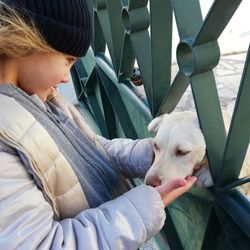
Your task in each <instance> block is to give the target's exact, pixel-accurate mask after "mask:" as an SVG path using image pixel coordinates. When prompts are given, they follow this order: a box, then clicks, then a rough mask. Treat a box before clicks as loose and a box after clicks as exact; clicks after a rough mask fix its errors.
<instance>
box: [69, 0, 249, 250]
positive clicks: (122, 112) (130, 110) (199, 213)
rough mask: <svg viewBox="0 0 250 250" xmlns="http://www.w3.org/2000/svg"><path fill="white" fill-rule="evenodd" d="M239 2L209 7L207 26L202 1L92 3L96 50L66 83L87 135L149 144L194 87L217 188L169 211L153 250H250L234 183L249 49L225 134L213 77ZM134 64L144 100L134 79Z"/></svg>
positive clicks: (244, 132) (245, 117)
mask: <svg viewBox="0 0 250 250" xmlns="http://www.w3.org/2000/svg"><path fill="white" fill-rule="evenodd" d="M245 1H246V0H245ZM241 2H242V0H215V1H214V2H213V4H212V6H211V8H210V10H209V12H208V13H207V15H206V17H205V18H204V20H203V18H202V14H201V8H200V3H199V1H198V0H172V1H170V0H152V1H147V0H122V1H113V0H93V1H92V5H93V27H94V32H93V44H92V49H90V50H89V52H88V54H87V56H86V57H85V58H81V59H80V60H78V62H77V63H76V65H75V66H74V68H73V69H72V77H73V82H74V86H75V91H76V95H77V98H78V100H79V103H80V106H81V108H82V112H83V113H84V115H85V116H86V117H87V119H88V121H89V122H90V123H91V125H92V127H93V129H94V130H95V131H96V132H97V133H100V134H102V135H104V136H105V137H107V138H114V137H129V138H144V137H148V136H151V135H150V134H149V133H148V132H147V125H148V123H149V122H150V121H151V119H152V118H153V117H155V116H158V115H160V114H162V113H165V112H167V113H170V112H172V111H173V110H174V108H175V106H176V105H177V104H178V102H179V100H180V98H181V97H182V95H183V94H184V92H185V90H186V88H187V87H188V86H189V85H191V89H192V93H193V97H194V102H195V106H196V110H197V114H198V118H199V122H200V126H201V129H202V131H203V133H204V137H205V140H206V145H207V155H208V160H209V164H210V166H211V170H212V176H213V179H214V182H215V186H214V187H213V188H211V189H204V188H193V189H192V190H191V191H190V192H189V193H188V194H186V195H184V196H182V197H181V198H179V199H178V200H177V201H176V202H174V203H173V204H172V205H171V206H169V207H168V209H167V210H166V212H167V220H166V225H165V226H164V228H163V231H162V232H161V235H158V236H157V237H156V238H155V240H156V241H157V242H158V244H159V249H168V245H167V243H166V242H164V237H163V238H162V235H165V236H166V238H167V239H168V244H169V246H170V249H173V250H174V249H176V250H181V249H190V250H199V249H209V250H210V249H218V250H223V249H237V250H241V249H243V250H244V249H249V248H250V202H249V201H248V200H247V199H246V197H244V196H243V195H241V194H240V193H239V192H238V191H237V190H236V189H235V187H236V186H238V185H241V184H242V183H244V182H248V181H249V178H248V179H245V180H239V179H238V176H239V172H240V169H241V166H242V162H243V160H244V157H245V153H246V150H247V147H248V144H249V138H250V98H249V96H250V48H249V49H248V55H247V58H246V62H245V67H244V71H243V74H242V79H241V82H240V88H239V91H238V96H237V101H236V105H235V109H234V113H233V119H232V122H231V126H230V130H229V133H228V136H226V133H225V128H224V124H223V119H222V113H221V108H220V102H219V97H218V92H217V88H216V82H215V78H214V74H213V69H214V67H215V66H216V65H217V64H218V61H219V59H220V49H219V46H218V43H217V39H218V38H219V37H220V35H221V33H222V32H223V30H224V28H225V27H226V25H227V24H228V22H229V21H230V19H231V18H232V16H233V15H234V13H235V12H236V11H237V8H238V6H239V5H240V3H241ZM173 16H174V17H175V20H176V24H177V29H178V34H179V38H180V42H179V44H178V46H177V48H176V55H177V61H178V65H179V72H178V73H177V75H176V76H175V77H174V80H173V82H171V52H172V18H173ZM106 48H107V50H108V51H109V55H110V59H109V58H107V56H106V55H105V49H106ZM106 54H107V53H106ZM135 62H136V63H137V64H138V66H139V69H140V73H141V77H142V81H143V86H144V90H145V95H144V94H143V93H141V92H140V91H138V89H137V88H136V87H135V86H134V85H133V84H132V83H131V81H130V77H131V74H132V70H133V68H134V65H135ZM134 182H135V183H136V184H140V183H141V182H140V180H134Z"/></svg>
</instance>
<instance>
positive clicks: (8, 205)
mask: <svg viewBox="0 0 250 250" xmlns="http://www.w3.org/2000/svg"><path fill="white" fill-rule="evenodd" d="M164 220H165V212H164V205H163V202H162V200H161V198H160V195H159V193H158V192H157V191H156V190H155V189H154V188H152V187H149V186H145V185H141V186H138V187H136V188H134V189H132V190H130V191H129V192H127V193H125V194H124V195H122V196H120V197H118V198H116V199H114V200H112V201H109V202H106V203H104V204H103V205H101V206H99V207H98V208H94V209H87V210H85V211H83V212H81V213H79V214H78V215H77V216H76V217H75V218H69V219H64V220H61V221H55V220H54V219H53V211H52V208H51V206H50V205H49V204H48V203H47V202H46V201H45V199H44V197H43V194H42V192H41V191H40V190H39V189H38V188H37V186H36V185H35V184H34V182H33V180H32V179H31V178H30V176H29V174H28V173H27V172H26V170H25V169H24V167H23V166H22V164H21V162H20V160H19V158H18V157H15V156H13V155H10V154H7V153H0V222H1V223H0V249H52V250H58V249H70V250H74V249H91V250H102V249H121V250H122V249H124V250H125V249H126V250H127V249H130V250H132V249H137V248H138V247H139V246H140V245H141V244H143V243H144V242H145V241H147V240H148V239H150V238H151V237H152V236H154V235H155V234H156V233H158V232H159V230H160V229H161V228H162V226H163V224H164Z"/></svg>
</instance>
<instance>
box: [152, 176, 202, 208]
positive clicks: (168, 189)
mask: <svg viewBox="0 0 250 250" xmlns="http://www.w3.org/2000/svg"><path fill="white" fill-rule="evenodd" d="M196 180H197V177H195V176H189V177H187V178H186V179H174V180H169V181H166V182H164V183H163V184H161V185H160V186H157V187H155V189H156V190H157V191H158V192H159V193H160V195H161V198H162V201H163V203H164V205H165V207H166V206H168V205H169V204H170V203H171V202H172V201H174V200H175V199H176V198H178V197H179V196H181V195H182V194H184V193H186V192H187V191H188V190H189V189H190V188H191V187H192V186H193V185H194V183H195V182H196Z"/></svg>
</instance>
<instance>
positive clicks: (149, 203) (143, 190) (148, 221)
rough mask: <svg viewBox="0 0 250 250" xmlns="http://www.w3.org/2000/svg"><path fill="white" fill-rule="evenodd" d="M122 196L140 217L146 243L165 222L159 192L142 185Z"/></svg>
mask: <svg viewBox="0 0 250 250" xmlns="http://www.w3.org/2000/svg"><path fill="white" fill-rule="evenodd" d="M124 196H125V197H126V198H127V199H128V200H129V201H130V203H131V204H132V205H133V206H134V207H135V209H136V211H137V212H138V215H139V216H140V217H141V220H142V222H143V224H144V226H145V229H146V241H148V240H150V239H151V238H152V237H154V236H155V235H156V234H157V233H159V231H160V230H161V229H162V227H163V225H164V223H165V220H166V213H165V207H164V204H163V201H162V199H161V196H160V194H159V192H158V191H156V190H155V189H154V188H153V187H151V186H147V185H144V184H142V185H140V186H137V187H136V188H133V189H132V190H130V191H129V192H126V193H125V194H124ZM146 241H145V242H146Z"/></svg>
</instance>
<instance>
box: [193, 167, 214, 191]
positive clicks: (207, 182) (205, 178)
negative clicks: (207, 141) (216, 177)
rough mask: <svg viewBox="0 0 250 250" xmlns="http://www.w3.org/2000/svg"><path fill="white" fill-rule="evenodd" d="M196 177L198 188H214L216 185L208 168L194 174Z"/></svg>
mask: <svg viewBox="0 0 250 250" xmlns="http://www.w3.org/2000/svg"><path fill="white" fill-rule="evenodd" d="M194 176H196V177H197V181H196V182H195V186H196V187H212V186H213V185H214V183H213V179H212V176H211V172H210V169H209V168H208V167H206V168H202V169H200V170H199V171H197V172H196V173H195V174H194Z"/></svg>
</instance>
